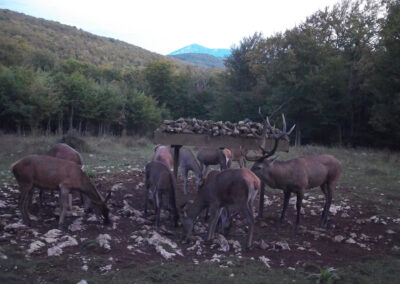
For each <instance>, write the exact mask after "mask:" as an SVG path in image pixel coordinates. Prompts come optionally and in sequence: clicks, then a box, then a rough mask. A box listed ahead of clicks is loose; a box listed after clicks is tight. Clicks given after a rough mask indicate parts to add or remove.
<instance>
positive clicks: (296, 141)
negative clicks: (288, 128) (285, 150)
mask: <svg viewBox="0 0 400 284" xmlns="http://www.w3.org/2000/svg"><path fill="white" fill-rule="evenodd" d="M294 146H295V147H299V146H301V127H300V121H299V120H298V121H297V122H296V137H295V139H294Z"/></svg>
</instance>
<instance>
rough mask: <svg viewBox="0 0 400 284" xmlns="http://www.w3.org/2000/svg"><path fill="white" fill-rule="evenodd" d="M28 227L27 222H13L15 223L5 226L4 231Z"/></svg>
mask: <svg viewBox="0 0 400 284" xmlns="http://www.w3.org/2000/svg"><path fill="white" fill-rule="evenodd" d="M22 228H26V225H25V224H22V223H21V222H17V223H13V224H8V225H7V226H4V231H11V230H18V229H22Z"/></svg>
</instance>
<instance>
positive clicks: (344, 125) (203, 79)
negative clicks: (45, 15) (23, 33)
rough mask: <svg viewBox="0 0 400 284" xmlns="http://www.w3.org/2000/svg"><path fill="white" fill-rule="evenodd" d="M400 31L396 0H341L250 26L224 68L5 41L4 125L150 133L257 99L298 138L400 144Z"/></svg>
mask: <svg viewBox="0 0 400 284" xmlns="http://www.w3.org/2000/svg"><path fill="white" fill-rule="evenodd" d="M399 33H400V3H399V2H398V1H383V2H382V1H380V0H379V1H378V0H365V1H364V0H360V1H343V2H341V3H338V4H337V5H335V6H334V7H332V8H331V9H326V10H322V11H318V12H316V13H314V14H313V15H311V16H310V17H308V18H307V19H306V20H305V22H304V23H302V24H300V25H298V26H296V27H294V28H293V29H290V30H287V31H285V32H282V33H277V34H275V35H272V36H269V37H264V36H263V35H262V34H258V33H256V34H254V35H253V36H250V37H246V38H244V39H243V40H242V41H241V42H240V44H239V45H238V46H235V47H233V48H232V55H231V56H230V57H228V58H227V59H226V60H225V66H226V69H225V70H222V71H219V72H217V71H211V69H208V70H210V71H209V72H204V70H203V71H202V70H201V69H196V68H176V67H175V66H174V65H172V64H171V62H170V61H156V62H152V63H149V64H147V65H146V66H125V67H119V66H115V67H110V66H109V65H107V66H99V65H94V64H91V63H88V62H84V61H82V60H77V59H67V60H64V59H59V58H54V57H53V56H52V55H51V53H48V52H42V51H41V50H35V52H30V53H26V52H24V44H26V42H24V41H22V42H21V44H20V45H18V44H17V45H16V46H17V47H19V48H13V49H8V50H7V49H3V50H2V52H1V53H0V55H1V56H0V64H1V65H0V129H1V130H2V131H3V132H20V133H21V132H23V131H25V132H41V133H55V132H65V131H70V130H75V131H77V132H79V133H81V134H92V135H103V134H114V135H124V134H145V133H149V132H151V131H153V130H154V128H155V127H157V125H158V124H159V123H160V122H161V120H162V119H164V118H178V117H197V118H199V119H213V120H231V121H238V120H242V119H245V118H248V119H251V120H259V119H260V118H259V116H258V113H257V112H258V108H259V106H260V107H261V109H262V112H263V113H264V114H265V115H269V116H270V117H271V119H272V120H273V121H276V123H277V124H278V126H279V123H280V121H279V117H280V116H279V115H280V113H282V112H283V113H285V115H286V117H287V120H288V121H290V122H291V123H296V133H295V136H294V137H293V138H295V139H294V141H295V143H296V144H297V145H300V144H302V143H323V144H336V145H337V144H340V145H352V146H358V145H362V146H385V147H391V148H398V147H399V146H398V142H400V139H399V138H400V124H399V123H398V121H399V118H400V80H399V78H400V35H399ZM13 44H15V42H13ZM24 54H25V57H24V56H23V55H24ZM27 54H28V55H27ZM21 56H22V57H21ZM20 58H24V60H20Z"/></svg>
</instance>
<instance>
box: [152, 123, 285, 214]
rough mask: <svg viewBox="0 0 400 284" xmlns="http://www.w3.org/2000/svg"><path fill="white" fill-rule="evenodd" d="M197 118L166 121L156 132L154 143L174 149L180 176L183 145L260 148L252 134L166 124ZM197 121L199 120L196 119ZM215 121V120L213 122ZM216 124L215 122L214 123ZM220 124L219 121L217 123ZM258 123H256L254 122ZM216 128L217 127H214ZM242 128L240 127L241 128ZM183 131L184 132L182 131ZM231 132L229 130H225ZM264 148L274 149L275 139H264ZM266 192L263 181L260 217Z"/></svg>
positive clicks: (280, 146) (282, 143)
mask: <svg viewBox="0 0 400 284" xmlns="http://www.w3.org/2000/svg"><path fill="white" fill-rule="evenodd" d="M194 120H195V119H182V118H181V119H179V120H177V121H174V122H171V121H167V123H166V121H164V124H163V125H162V126H161V127H159V128H158V129H157V130H156V131H155V132H154V139H153V141H154V143H155V144H162V145H171V147H172V148H173V149H174V175H175V177H177V176H178V165H179V150H180V148H181V147H182V146H198V147H214V148H220V149H223V148H228V149H239V148H240V147H242V148H246V149H247V150H259V144H260V139H259V138H257V137H255V136H254V135H251V134H243V135H241V134H240V133H239V134H237V133H236V134H235V135H223V133H224V131H220V132H218V133H219V134H220V135H215V132H214V133H213V132H212V131H211V130H210V131H208V132H206V133H193V132H194V131H193V130H187V131H186V132H189V131H190V132H192V133H184V132H185V129H183V130H182V127H178V128H174V127H167V126H166V124H167V125H168V124H169V125H171V124H172V123H181V124H186V125H188V124H189V123H190V122H192V121H194ZM195 121H196V123H197V122H199V120H195ZM212 123H214V122H212ZM214 124H215V123H214ZM216 124H218V123H216ZM254 124H256V123H254ZM214 129H215V128H214ZM239 129H240V128H239ZM182 132H183V133H182ZM225 133H229V132H225ZM221 134H222V135H221ZM262 144H263V148H264V149H270V150H271V149H272V148H273V147H274V144H275V140H274V139H268V138H267V139H264V140H263V143H262ZM277 151H283V152H288V151H289V141H287V140H285V139H282V140H280V141H279V144H278V148H277ZM264 193H265V186H264V184H263V183H262V186H261V192H260V206H259V211H258V217H262V214H263V208H264Z"/></svg>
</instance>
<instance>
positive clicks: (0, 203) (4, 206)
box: [0, 200, 7, 208]
mask: <svg viewBox="0 0 400 284" xmlns="http://www.w3.org/2000/svg"><path fill="white" fill-rule="evenodd" d="M0 208H7V204H6V202H5V201H3V200H0Z"/></svg>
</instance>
